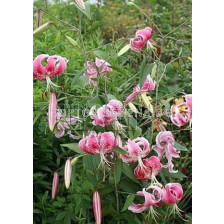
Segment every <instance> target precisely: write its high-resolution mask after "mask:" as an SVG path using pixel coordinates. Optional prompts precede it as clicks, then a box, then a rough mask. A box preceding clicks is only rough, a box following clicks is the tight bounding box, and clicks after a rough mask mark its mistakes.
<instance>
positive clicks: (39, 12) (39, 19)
mask: <svg viewBox="0 0 224 224" xmlns="http://www.w3.org/2000/svg"><path fill="white" fill-rule="evenodd" d="M41 24H42V10H41V9H39V10H38V11H37V20H36V27H37V28H38V27H40V26H41Z"/></svg>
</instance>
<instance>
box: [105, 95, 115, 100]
mask: <svg viewBox="0 0 224 224" xmlns="http://www.w3.org/2000/svg"><path fill="white" fill-rule="evenodd" d="M107 99H108V100H117V98H116V96H114V95H112V94H107Z"/></svg>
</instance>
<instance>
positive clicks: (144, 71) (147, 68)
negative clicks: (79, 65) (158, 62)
mask: <svg viewBox="0 0 224 224" xmlns="http://www.w3.org/2000/svg"><path fill="white" fill-rule="evenodd" d="M153 66H154V63H152V64H149V65H147V64H146V59H144V60H143V61H142V64H141V66H140V77H139V85H140V88H142V85H143V83H144V81H145V78H146V76H147V75H148V74H150V73H151V71H152V68H153Z"/></svg>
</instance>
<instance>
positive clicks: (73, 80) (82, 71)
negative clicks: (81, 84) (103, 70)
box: [72, 67, 86, 85]
mask: <svg viewBox="0 0 224 224" xmlns="http://www.w3.org/2000/svg"><path fill="white" fill-rule="evenodd" d="M85 70H86V68H85V67H84V68H82V69H81V70H79V71H78V72H77V73H76V74H75V76H74V78H73V79H72V85H74V84H75V83H76V82H77V81H78V79H79V77H80V76H81V75H82V74H83V73H84V71H85Z"/></svg>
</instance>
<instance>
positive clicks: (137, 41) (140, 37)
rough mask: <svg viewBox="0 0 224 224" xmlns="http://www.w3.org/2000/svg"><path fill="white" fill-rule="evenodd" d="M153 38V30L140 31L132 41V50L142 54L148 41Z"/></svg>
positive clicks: (147, 28)
mask: <svg viewBox="0 0 224 224" xmlns="http://www.w3.org/2000/svg"><path fill="white" fill-rule="evenodd" d="M151 37H152V28H150V27H146V28H145V29H142V30H138V31H137V32H136V34H135V37H134V38H132V39H131V40H130V44H131V49H132V50H133V51H135V52H137V53H140V52H141V51H142V50H143V49H144V48H145V46H146V44H147V41H150V40H151Z"/></svg>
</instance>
